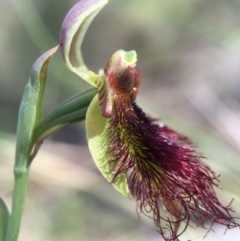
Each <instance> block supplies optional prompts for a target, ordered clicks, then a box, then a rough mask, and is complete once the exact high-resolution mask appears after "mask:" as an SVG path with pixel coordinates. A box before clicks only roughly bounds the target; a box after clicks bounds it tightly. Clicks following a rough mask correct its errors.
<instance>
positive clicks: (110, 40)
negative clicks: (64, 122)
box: [0, 0, 240, 241]
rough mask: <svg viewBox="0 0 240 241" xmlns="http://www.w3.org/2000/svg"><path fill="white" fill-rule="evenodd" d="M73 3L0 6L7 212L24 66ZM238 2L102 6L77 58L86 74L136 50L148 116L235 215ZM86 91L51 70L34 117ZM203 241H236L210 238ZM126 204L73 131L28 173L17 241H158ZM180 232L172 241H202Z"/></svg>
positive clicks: (239, 149) (57, 66)
mask: <svg viewBox="0 0 240 241" xmlns="http://www.w3.org/2000/svg"><path fill="white" fill-rule="evenodd" d="M76 2H77V1H75V0H68V1H59V0H51V1H48V0H41V1H39V0H25V1H15V0H1V1H0V196H1V197H3V198H4V200H5V201H6V202H7V204H8V206H9V207H10V205H11V192H12V187H13V175H12V167H13V162H14V148H15V132H16V124H17V115H18V107H19V103H20V100H21V96H22V93H23V90H24V86H25V84H26V83H27V80H28V74H29V71H30V69H31V66H32V64H33V62H34V61H35V60H36V59H37V57H38V56H39V55H40V54H41V53H43V52H45V51H46V50H47V49H49V48H51V47H53V46H55V45H56V44H57V43H58V35H59V30H60V27H61V23H62V20H63V18H64V16H65V14H66V13H67V11H68V10H69V9H70V7H71V6H72V5H73V4H75V3H76ZM239 12H240V2H239V1H237V0H228V1H224V0H212V1H208V0H178V1H166V0H148V1H143V0H142V1H141V0H131V1H130V0H110V3H109V4H108V5H107V6H106V7H105V8H104V9H103V10H102V11H101V12H100V14H99V15H98V16H97V17H96V19H95V20H94V22H93V23H92V25H91V26H90V28H89V31H88V32H87V35H86V38H85V41H84V43H83V53H84V58H85V61H86V63H87V65H88V66H89V68H91V69H92V70H94V71H97V70H98V69H99V68H103V67H104V66H105V64H106V62H107V61H108V59H109V57H110V56H111V54H112V53H113V52H114V51H116V50H118V49H124V50H131V49H135V50H136V51H137V53H138V67H139V69H140V73H141V77H142V78H141V79H142V84H141V88H140V92H139V96H138V103H139V105H140V106H141V107H143V108H144V110H145V111H146V112H147V113H150V114H151V115H152V116H154V117H161V121H162V122H164V123H165V124H167V125H169V126H171V127H172V128H174V129H175V130H178V131H180V132H181V133H183V134H185V135H187V136H189V137H190V138H191V139H192V140H193V141H194V143H196V145H197V146H198V151H199V152H200V153H203V155H205V156H207V157H208V159H207V160H206V162H207V164H208V165H210V166H211V167H213V168H214V170H215V171H216V172H217V173H219V174H221V177H220V180H221V187H222V189H223V190H221V191H219V192H218V191H217V192H218V193H219V197H220V198H221V200H222V201H223V202H224V203H225V204H228V203H229V202H230V200H231V199H232V198H234V202H233V206H234V207H235V210H236V215H237V214H238V215H240V208H239V206H240V205H239V204H240V18H239ZM86 88H89V86H88V85H87V84H85V83H84V82H83V81H82V80H81V79H79V78H78V77H76V76H75V75H74V74H72V73H70V72H69V71H68V70H67V69H66V67H65V66H64V64H63V61H62V59H61V55H60V54H57V55H56V56H54V58H53V62H52V63H51V66H50V71H49V78H48V82H47V86H46V98H45V105H44V115H46V114H47V113H49V112H50V111H51V110H52V109H53V108H54V107H55V106H56V105H57V104H59V103H60V102H61V101H63V100H65V99H66V98H68V97H70V96H72V95H73V94H75V93H77V92H80V91H82V90H84V89H86ZM214 227H215V231H216V233H213V232H211V233H210V234H209V235H208V236H207V237H206V238H205V240H207V241H212V240H233V241H235V240H236V241H237V240H239V239H240V238H239V237H240V230H239V229H234V230H230V231H228V232H227V233H226V234H225V235H223V233H224V228H222V227H220V226H217V225H216V226H214ZM155 229H156V228H155V227H154V226H153V225H152V223H151V222H149V220H148V219H145V218H143V217H141V219H139V217H138V215H137V214H136V208H135V204H134V202H132V201H130V200H126V199H124V198H123V197H121V196H120V195H119V194H118V193H117V192H116V191H115V190H114V189H113V188H112V187H111V185H109V184H108V183H107V182H106V181H105V180H104V179H103V177H102V176H101V175H100V173H99V172H98V170H97V169H96V167H95V165H94V164H93V161H92V159H91V156H90V154H89V152H88V148H87V145H86V137H85V128H84V123H80V124H79V123H78V124H75V125H70V126H67V127H65V128H64V129H63V130H61V131H60V132H59V133H57V134H55V135H54V136H53V137H52V138H50V139H48V141H46V142H45V144H44V146H43V148H42V149H41V150H40V153H39V155H38V156H37V158H36V160H34V163H33V165H32V171H31V175H30V181H29V186H28V193H27V200H26V208H25V213H24V216H23V222H22V229H21V234H20V238H19V240H20V241H28V240H29V241H40V240H49V241H55V240H59V241H65V240H83V241H93V240H96V241H97V240H104V241H107V240H111V241H115V240H116V241H120V240H121V241H122V240H133V241H134V240H138V241H141V240H143V241H145V240H161V238H160V236H159V234H158V233H157V232H156V231H155ZM204 234H205V231H202V230H201V229H191V228H190V229H189V230H188V232H187V233H186V234H185V235H184V236H183V237H182V239H181V240H187V239H191V240H202V238H203V236H204Z"/></svg>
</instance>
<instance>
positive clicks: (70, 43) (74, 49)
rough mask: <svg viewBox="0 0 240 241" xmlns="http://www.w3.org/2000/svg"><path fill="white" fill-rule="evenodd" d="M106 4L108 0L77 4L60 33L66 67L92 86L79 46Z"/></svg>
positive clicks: (85, 1) (68, 15)
mask: <svg viewBox="0 0 240 241" xmlns="http://www.w3.org/2000/svg"><path fill="white" fill-rule="evenodd" d="M107 3H108V0H82V1H80V2H78V3H77V4H75V5H74V6H73V7H72V8H71V9H70V11H69V12H68V14H67V15H66V17H65V19H64V21H63V24H62V28H61V32H60V44H61V50H62V55H63V58H64V60H65V63H66V65H67V67H68V68H69V69H70V70H71V71H73V72H74V73H76V74H77V75H79V76H80V77H81V78H82V79H84V80H85V81H87V82H89V83H90V84H92V85H94V86H96V85H95V84H94V83H93V82H92V81H91V80H90V79H89V72H88V68H87V67H86V65H85V64H84V61H83V57H82V53H81V45H82V42H83V38H84V36H85V33H86V31H87V29H88V27H89V25H90V23H91V22H92V20H93V19H94V18H95V16H96V15H97V14H98V12H99V11H100V10H101V9H102V8H103V7H104V6H105V5H106V4H107Z"/></svg>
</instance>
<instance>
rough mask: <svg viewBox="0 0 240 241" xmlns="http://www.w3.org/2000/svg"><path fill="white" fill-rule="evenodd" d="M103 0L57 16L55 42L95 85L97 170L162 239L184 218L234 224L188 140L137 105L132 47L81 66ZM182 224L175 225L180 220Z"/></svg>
mask: <svg viewBox="0 0 240 241" xmlns="http://www.w3.org/2000/svg"><path fill="white" fill-rule="evenodd" d="M107 2H108V1H107V0H82V1H80V2H79V3H77V4H76V5H75V6H74V7H73V8H72V9H71V10H70V11H69V13H68V14H67V16H66V18H65V19H64V22H63V25H62V29H61V33H60V45H61V51H62V55H63V58H64V60H65V63H66V65H67V67H68V68H69V69H70V70H71V71H73V72H74V73H76V74H77V75H79V76H80V77H81V78H82V79H84V80H85V81H87V82H88V83H90V84H91V85H93V86H94V87H96V88H97V89H98V94H97V95H96V96H95V97H94V99H93V100H92V102H91V104H90V106H89V108H88V111H87V115H86V129H87V138H88V145H89V149H90V152H91V154H92V157H93V159H94V161H95V163H96V165H97V166H98V168H99V170H100V171H101V173H102V174H103V176H104V177H105V178H106V179H107V180H108V182H110V183H112V185H113V186H114V187H115V188H116V190H118V191H119V192H120V193H121V194H123V195H124V196H126V197H128V198H132V199H134V200H136V202H137V206H138V210H139V211H140V212H141V213H143V214H145V215H147V216H149V217H151V218H152V219H153V221H154V223H155V225H156V226H157V227H158V230H159V232H160V234H161V235H162V236H163V238H164V239H165V240H179V239H178V237H179V236H180V235H181V234H182V233H183V232H184V231H185V230H186V228H187V226H188V225H189V223H190V222H194V223H196V224H197V225H199V226H201V227H203V228H207V227H206V226H205V224H204V222H205V220H210V221H211V222H212V224H214V223H219V224H222V225H224V226H226V227H227V228H233V227H239V224H238V223H236V222H235V220H234V218H233V217H232V215H231V212H232V209H231V207H230V205H229V206H224V205H223V204H222V203H221V202H220V201H219V200H218V198H217V196H216V194H215V191H214V187H217V186H218V182H219V181H218V176H217V175H216V174H215V172H214V171H212V170H211V169H210V167H209V166H208V165H207V164H205V163H204V162H203V157H202V156H200V155H199V154H197V153H196V152H195V150H194V148H193V145H192V143H191V141H190V140H189V139H188V138H187V137H185V136H183V135H181V134H179V133H177V132H175V131H173V130H172V129H170V128H168V127H167V126H164V125H162V124H158V123H157V122H156V121H154V119H152V118H151V117H149V116H148V115H146V114H145V113H144V112H143V110H142V109H141V108H140V107H138V105H137V104H136V97H137V93H138V88H139V84H140V75H139V71H138V69H137V67H136V62H137V54H136V52H135V51H129V52H125V51H124V50H118V51H116V52H115V53H114V54H113V55H112V57H111V58H110V60H109V62H108V63H107V65H106V67H105V68H104V70H100V71H99V73H98V74H95V73H93V72H92V71H90V70H88V68H87V66H86V65H85V64H84V61H83V58H82V55H81V51H80V49H81V44H82V41H83V37H84V34H85V32H86V30H87V27H88V26H89V24H90V23H91V21H92V20H93V18H94V17H95V16H96V14H97V13H98V12H99V11H100V10H101V8H102V7H103V6H104V5H105V4H106V3H107ZM181 223H185V225H184V226H183V227H182V228H181V229H180V224H181Z"/></svg>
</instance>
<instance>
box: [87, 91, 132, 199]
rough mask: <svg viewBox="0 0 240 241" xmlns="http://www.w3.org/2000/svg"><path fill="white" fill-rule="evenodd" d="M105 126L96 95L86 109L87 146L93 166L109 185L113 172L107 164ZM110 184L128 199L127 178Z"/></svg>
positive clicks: (120, 177)
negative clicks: (95, 166) (94, 165)
mask: <svg viewBox="0 0 240 241" xmlns="http://www.w3.org/2000/svg"><path fill="white" fill-rule="evenodd" d="M107 124H108V119H107V118H105V117H103V116H102V113H101V110H100V107H99V102H98V96H97V95H96V96H95V97H94V99H93V101H92V102H91V104H90V106H89V108H88V111H87V116H86V128H87V139H88V146H89V149H90V152H91V154H92V157H93V159H94V162H95V164H96V165H97V167H98V168H99V170H100V171H101V173H102V175H103V176H104V177H105V178H106V179H107V180H108V182H110V183H111V182H112V178H113V171H112V170H111V168H110V164H109V158H110V157H109V156H108V155H107V147H108V145H109V140H108V137H107V134H106V126H107ZM112 184H113V186H114V187H115V189H116V190H117V191H118V192H120V193H121V194H122V195H124V196H126V197H130V192H129V189H128V186H127V177H126V175H125V174H121V175H119V176H118V178H117V179H116V181H115V182H114V183H112Z"/></svg>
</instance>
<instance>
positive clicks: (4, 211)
mask: <svg viewBox="0 0 240 241" xmlns="http://www.w3.org/2000/svg"><path fill="white" fill-rule="evenodd" d="M9 216H10V215H9V211H8V208H7V206H6V204H5V202H4V201H3V199H2V198H0V241H4V239H5V236H6V233H7V226H8V220H9Z"/></svg>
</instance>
